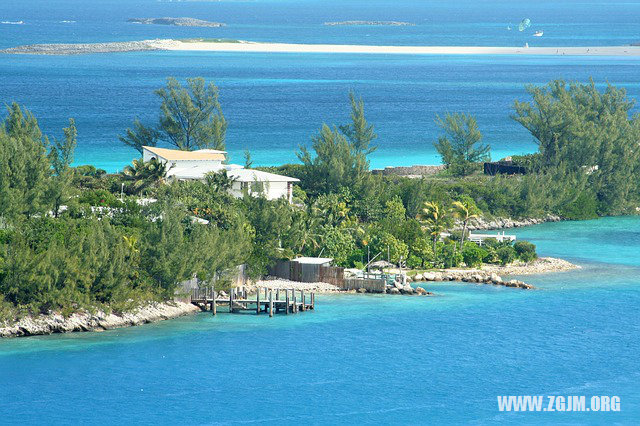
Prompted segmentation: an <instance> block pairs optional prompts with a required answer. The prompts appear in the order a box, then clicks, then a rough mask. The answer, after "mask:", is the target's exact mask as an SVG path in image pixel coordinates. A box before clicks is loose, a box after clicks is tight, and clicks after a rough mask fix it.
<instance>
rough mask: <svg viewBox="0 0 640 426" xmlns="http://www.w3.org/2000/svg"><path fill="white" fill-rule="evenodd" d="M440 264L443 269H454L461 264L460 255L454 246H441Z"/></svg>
mask: <svg viewBox="0 0 640 426" xmlns="http://www.w3.org/2000/svg"><path fill="white" fill-rule="evenodd" d="M442 262H443V264H444V267H445V268H455V267H458V266H460V264H461V263H462V254H461V253H460V252H459V251H458V250H456V246H455V244H445V245H443V246H442Z"/></svg>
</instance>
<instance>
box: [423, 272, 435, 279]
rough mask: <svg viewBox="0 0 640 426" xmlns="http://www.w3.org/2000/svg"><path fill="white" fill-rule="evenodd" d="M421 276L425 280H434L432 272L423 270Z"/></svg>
mask: <svg viewBox="0 0 640 426" xmlns="http://www.w3.org/2000/svg"><path fill="white" fill-rule="evenodd" d="M423 278H424V280H425V281H435V280H436V274H435V273H434V272H425V273H424V274H423Z"/></svg>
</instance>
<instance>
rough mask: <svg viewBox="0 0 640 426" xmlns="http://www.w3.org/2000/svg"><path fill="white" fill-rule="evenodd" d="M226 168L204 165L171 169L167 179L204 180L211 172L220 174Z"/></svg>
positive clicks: (218, 165) (219, 165)
mask: <svg viewBox="0 0 640 426" xmlns="http://www.w3.org/2000/svg"><path fill="white" fill-rule="evenodd" d="M223 168H224V166H222V165H221V164H211V163H202V164H197V165H192V166H186V167H180V166H175V167H170V168H169V170H167V177H173V178H176V179H202V178H203V177H204V175H206V174H207V173H210V172H219V171H220V170H222V169H223Z"/></svg>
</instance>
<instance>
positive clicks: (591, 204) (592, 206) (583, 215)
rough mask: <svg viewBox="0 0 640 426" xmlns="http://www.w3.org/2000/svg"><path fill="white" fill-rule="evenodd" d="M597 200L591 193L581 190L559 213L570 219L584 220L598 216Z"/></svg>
mask: <svg viewBox="0 0 640 426" xmlns="http://www.w3.org/2000/svg"><path fill="white" fill-rule="evenodd" d="M597 209H598V200H596V196H595V194H593V193H588V192H583V193H581V194H580V195H578V197H577V198H576V199H575V201H574V202H572V203H569V204H567V205H565V206H564V207H563V208H562V209H561V210H560V215H561V216H562V217H564V218H567V219H570V220H586V219H595V218H597V217H598V212H597Z"/></svg>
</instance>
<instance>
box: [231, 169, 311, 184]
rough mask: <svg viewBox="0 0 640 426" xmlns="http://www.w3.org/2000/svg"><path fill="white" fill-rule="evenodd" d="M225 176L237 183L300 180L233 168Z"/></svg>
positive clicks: (259, 171)
mask: <svg viewBox="0 0 640 426" xmlns="http://www.w3.org/2000/svg"><path fill="white" fill-rule="evenodd" d="M227 175H228V176H229V177H230V178H232V179H234V180H235V181H237V182H299V181H300V179H296V178H292V177H289V176H282V175H277V174H275V173H268V172H263V171H261V170H254V169H244V168H235V169H228V170H227Z"/></svg>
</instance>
